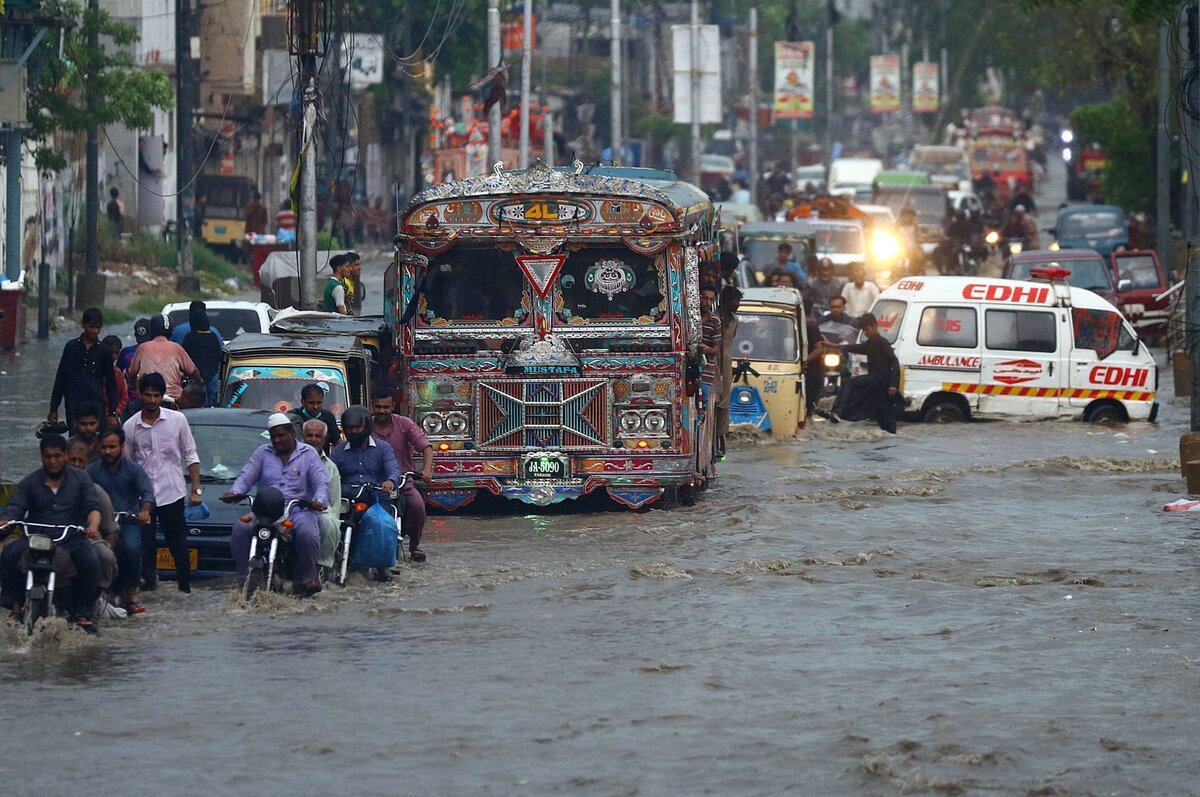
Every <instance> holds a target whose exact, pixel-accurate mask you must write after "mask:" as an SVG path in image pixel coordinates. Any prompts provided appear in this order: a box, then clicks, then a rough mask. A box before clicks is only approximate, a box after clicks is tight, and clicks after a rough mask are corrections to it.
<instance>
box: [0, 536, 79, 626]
mask: <svg viewBox="0 0 1200 797" xmlns="http://www.w3.org/2000/svg"><path fill="white" fill-rule="evenodd" d="M58 547H59V548H60V549H62V550H63V551H65V552H66V553H67V554H68V555H70V557H71V562H72V564H74V565H75V581H74V583H73V584H72V585H71V594H70V595H69V596H67V597H68V599H66V600H63V601H62V605H63V608H64V610H65V611H67V612H70V613H71V614H76V615H79V616H80V617H86V618H88V619H89V620H90V619H94V615H95V608H96V586H97V583H98V582H99V579H100V560H99V559H97V558H96V551H95V550H94V549H93V547H92V541H91V540H89V539H88V538H87V536H86V535H84V534H82V533H80V532H77V531H75V532H71V534H70V535H69V536H68V537H67V539H65V540H63V541H62V542H60V543H58ZM28 548H29V538H28V537H20V538H18V539H16V540H13V541H12V542H10V543H9V544H8V545H6V546H4V551H3V552H2V553H0V584H2V585H3V590H2V591H3V593H4V599H5V601H6V602H22V603H23V602H24V601H25V576H24V574H23V573H22V572H21V557H22V556H23V555H24V554H25V551H26V549H28ZM56 591H58V590H56ZM60 594H63V593H61V592H60Z"/></svg>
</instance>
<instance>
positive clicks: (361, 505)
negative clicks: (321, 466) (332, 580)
mask: <svg viewBox="0 0 1200 797" xmlns="http://www.w3.org/2000/svg"><path fill="white" fill-rule="evenodd" d="M414 478H415V474H412V473H405V474H404V475H403V476H402V477H401V478H400V483H399V484H398V485H396V487H395V489H393V490H390V491H388V490H384V489H383V488H382V487H380V486H379V485H378V484H362V485H359V487H358V490H357V491H356V492H355V494H354V497H353V498H343V499H342V507H341V518H342V541H341V543H340V544H339V545H338V551H337V558H336V559H335V560H334V561H335V568H336V573H337V575H336V579H337V583H338V586H342V587H344V586H346V573H347V570H348V569H349V566H350V558H351V556H352V555H353V549H352V543H353V540H354V538H355V537H356V535H357V534H358V527H359V524H360V523H361V522H362V519H363V515H365V514H366V512H367V510H368V509H370V508H371V506H372V504H374V503H376V502H378V501H379V500H380V499H383V500H385V501H387V508H388V511H389V512H391V513H392V517H393V518H395V520H396V561H398V562H403V561H405V560H406V559H407V557H408V553H407V547H408V546H407V542H408V537H406V536H405V534H404V522H403V512H401V511H400V509H399V508H398V507H397V506H396V501H397V500H399V499H400V498H401V492H402V491H403V489H404V486H405V485H406V484H408V483H409V482H410V481H412V480H413V479H414ZM372 494H373V495H372ZM376 578H377V579H378V580H379V581H386V580H387V573H386V572H385V571H382V570H381V571H380V572H377V573H376Z"/></svg>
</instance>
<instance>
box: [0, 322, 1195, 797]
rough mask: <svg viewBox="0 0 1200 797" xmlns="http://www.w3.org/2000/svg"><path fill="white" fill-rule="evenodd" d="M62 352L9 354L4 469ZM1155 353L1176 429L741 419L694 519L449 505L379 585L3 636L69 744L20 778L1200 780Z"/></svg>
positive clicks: (863, 786) (1187, 625) (690, 514)
mask: <svg viewBox="0 0 1200 797" xmlns="http://www.w3.org/2000/svg"><path fill="white" fill-rule="evenodd" d="M61 343H62V340H61V339H59V340H57V341H55V342H52V344H50V345H44V344H37V343H34V344H31V345H30V346H28V347H26V348H25V349H23V351H22V354H23V356H22V357H21V358H20V359H19V360H13V359H11V357H10V358H9V359H7V360H6V361H5V363H4V368H3V370H4V371H5V374H4V375H3V376H0V380H2V381H0V401H3V407H4V412H5V416H6V419H7V428H8V429H9V434H8V435H6V436H5V439H4V440H3V441H2V443H0V446H2V453H3V460H2V462H3V476H4V478H5V479H15V478H17V477H18V476H19V475H20V474H23V473H24V472H26V471H28V470H29V469H31V468H32V467H34V466H35V464H36V457H35V447H34V443H35V441H34V438H33V436H32V429H33V427H34V426H35V425H36V423H37V421H38V420H39V418H40V416H44V413H45V409H44V406H43V404H44V398H43V397H44V396H45V395H46V393H47V392H48V388H49V378H50V377H49V375H48V368H46V367H45V363H46V362H47V361H48V359H49V358H50V357H54V358H56V357H57V351H58V350H59V348H60V347H61ZM51 352H53V354H51ZM1162 374H1163V392H1162V394H1161V395H1162V397H1163V398H1164V399H1165V402H1166V403H1165V406H1164V408H1163V412H1162V422H1161V423H1160V424H1159V425H1157V426H1154V425H1149V424H1134V425H1130V426H1128V427H1123V428H1116V429H1107V428H1092V427H1089V426H1086V425H1083V424H1080V423H1071V422H1042V423H974V424H970V425H947V426H922V425H913V424H905V425H902V426H901V429H900V434H899V435H898V436H896V437H891V436H888V435H884V434H883V433H881V432H878V431H877V430H875V429H874V428H873V427H871V426H869V425H866V424H843V425H841V426H837V427H830V426H829V425H828V424H825V423H820V424H818V425H817V426H816V428H815V429H813V430H811V431H809V432H805V433H802V434H801V435H800V436H799V437H798V438H797V439H796V440H794V441H788V442H786V443H762V442H759V441H755V440H750V439H743V440H739V441H737V442H736V443H735V444H734V446H733V447H732V451H731V454H730V457H729V461H728V462H726V463H724V465H723V466H722V475H721V479H720V481H719V483H718V485H717V486H716V487H715V488H714V489H713V490H711V491H710V492H709V493H707V494H706V495H704V496H703V498H702V500H701V501H700V503H699V504H698V505H697V506H696V507H694V508H691V509H683V508H679V509H670V510H657V509H656V510H651V511H646V512H641V513H630V512H626V511H596V510H597V508H598V507H599V506H602V505H589V506H588V507H585V509H587V510H588V511H581V508H572V507H567V508H566V509H559V510H553V511H544V512H537V513H533V514H516V515H513V516H510V515H504V514H490V513H489V514H485V513H482V512H480V513H478V514H465V515H435V516H434V517H432V518H431V519H430V523H429V526H428V528H427V530H426V535H427V537H426V544H425V546H424V547H425V548H426V549H427V550H428V551H429V554H430V558H429V562H428V563H427V564H426V565H423V566H413V567H411V569H407V570H406V571H405V572H404V574H403V575H402V576H400V577H398V578H397V579H396V581H395V582H394V583H393V584H390V585H386V586H380V585H376V584H367V583H366V582H363V581H359V582H357V583H355V584H353V585H351V586H350V587H348V588H346V589H344V590H342V589H337V588H329V589H327V590H326V591H325V592H323V593H322V594H321V595H320V596H318V597H317V598H316V599H314V600H312V601H308V602H303V603H301V602H296V601H292V600H290V599H288V600H285V599H280V598H273V597H272V596H268V601H267V603H266V604H264V605H256V606H253V607H251V608H245V607H241V606H239V605H237V603H236V602H235V601H234V600H233V599H232V598H231V596H230V589H229V584H228V583H215V584H214V583H211V582H210V583H208V584H206V585H204V586H202V587H200V588H199V589H197V590H196V592H195V594H193V595H191V596H181V595H179V594H178V593H176V592H174V591H172V590H170V589H166V590H160V591H159V592H157V593H150V594H148V595H147V596H146V597H147V603H148V606H149V610H150V611H149V613H148V614H146V615H144V616H141V617H139V618H137V619H136V620H133V621H129V622H125V623H120V624H113V623H109V624H108V625H107V626H106V627H105V629H104V631H103V634H102V635H101V636H100V637H99V638H97V639H93V638H86V637H83V636H82V635H81V634H78V633H75V632H64V631H63V630H62V629H56V628H53V627H51V628H48V629H46V630H45V631H43V632H42V633H40V634H39V635H38V636H36V637H35V639H34V641H33V644H32V645H30V644H29V643H28V642H26V641H25V640H23V639H22V637H21V636H20V634H18V633H17V630H16V629H15V628H14V627H12V626H7V625H6V626H5V627H4V630H3V636H2V639H0V690H3V698H2V700H3V702H2V705H3V708H4V715H5V716H6V717H7V718H8V719H9V721H10V722H9V729H10V733H17V732H18V730H19V729H21V730H24V729H29V730H32V729H33V728H35V727H36V728H37V729H38V731H39V733H31V734H28V736H26V739H27V741H30V740H32V739H33V738H35V737H38V738H42V739H44V741H45V746H46V748H47V749H48V750H49V749H53V750H55V751H56V754H55V755H54V757H53V759H52V761H53V763H49V762H50V761H51V759H48V758H47V757H45V756H42V755H9V756H5V757H4V758H3V763H0V775H2V777H3V781H4V783H5V784H6V786H5V788H4V792H5V793H6V794H13V795H18V794H44V793H47V792H48V791H52V792H58V793H64V794H65V793H80V792H82V791H83V790H84V789H85V788H86V789H88V790H92V789H94V788H95V785H96V784H107V785H109V786H117V784H122V785H123V786H125V787H126V788H133V789H135V790H136V791H139V792H145V793H149V794H199V793H212V794H233V793H243V792H246V791H249V790H250V789H254V790H255V791H256V792H258V793H265V794H292V793H296V792H297V791H298V790H300V789H303V790H305V791H308V792H312V793H317V794H328V793H333V792H335V791H344V790H347V787H348V790H349V791H350V792H352V793H356V794H452V793H462V794H512V793H529V794H539V793H569V794H596V795H615V794H689V793H714V794H734V793H736V794H778V793H783V792H793V793H804V794H848V793H863V794H897V793H1001V794H1038V795H1052V794H1053V795H1059V794H1062V795H1076V794H1078V795H1083V794H1192V793H1200V789H1198V787H1197V786H1196V783H1197V782H1200V781H1198V778H1200V764H1198V763H1197V760H1196V756H1195V750H1194V740H1195V739H1196V738H1198V736H1200V720H1198V719H1197V716H1196V705H1197V704H1196V700H1195V695H1196V689H1197V680H1198V676H1200V644H1198V643H1197V641H1196V632H1197V623H1196V602H1197V593H1198V590H1197V587H1196V574H1197V566H1198V564H1200V534H1198V533H1197V530H1196V527H1197V521H1196V519H1195V518H1196V516H1189V515H1188V514H1186V513H1180V514H1164V513H1163V512H1162V511H1161V510H1162V505H1163V504H1164V503H1166V502H1168V501H1170V500H1173V499H1175V498H1176V497H1178V496H1179V495H1181V494H1183V492H1184V485H1183V480H1182V479H1181V478H1180V477H1179V475H1178V465H1177V462H1176V452H1177V450H1178V449H1177V445H1178V437H1179V434H1180V433H1181V432H1182V431H1183V430H1184V428H1185V425H1186V422H1187V408H1186V406H1185V405H1183V404H1179V403H1172V400H1171V398H1170V397H1171V396H1173V393H1174V391H1173V388H1172V386H1171V384H1170V372H1169V370H1168V369H1164V370H1163V372H1162ZM18 378H19V379H24V380H27V381H26V382H25V383H24V384H22V385H21V386H20V387H18V386H16V385H14V380H16V379H18ZM43 381H44V384H41V382H43ZM30 386H32V387H30ZM34 388H36V389H34ZM505 509H506V511H509V512H519V511H521V510H519V507H518V506H517V505H515V504H513V505H506V506H505Z"/></svg>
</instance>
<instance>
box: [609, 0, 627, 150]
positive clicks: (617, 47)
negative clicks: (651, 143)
mask: <svg viewBox="0 0 1200 797" xmlns="http://www.w3.org/2000/svg"><path fill="white" fill-rule="evenodd" d="M611 22H612V27H611V32H610V33H609V37H608V43H609V51H610V52H611V53H612V127H611V130H612V133H611V135H610V136H609V141H610V142H611V146H612V148H611V150H610V151H611V152H612V155H611V161H612V163H613V165H614V166H615V165H616V164H618V163H620V162H621V148H622V146H623V144H624V141H623V140H622V137H621V0H612V20H611Z"/></svg>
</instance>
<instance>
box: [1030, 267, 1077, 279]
mask: <svg viewBox="0 0 1200 797" xmlns="http://www.w3.org/2000/svg"><path fill="white" fill-rule="evenodd" d="M1029 276H1030V278H1031V279H1035V280H1046V281H1047V282H1066V280H1067V278H1068V277H1070V276H1071V269H1069V268H1063V267H1062V266H1060V265H1058V264H1057V263H1052V264H1051V265H1049V266H1039V267H1037V268H1031V269H1029Z"/></svg>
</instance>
